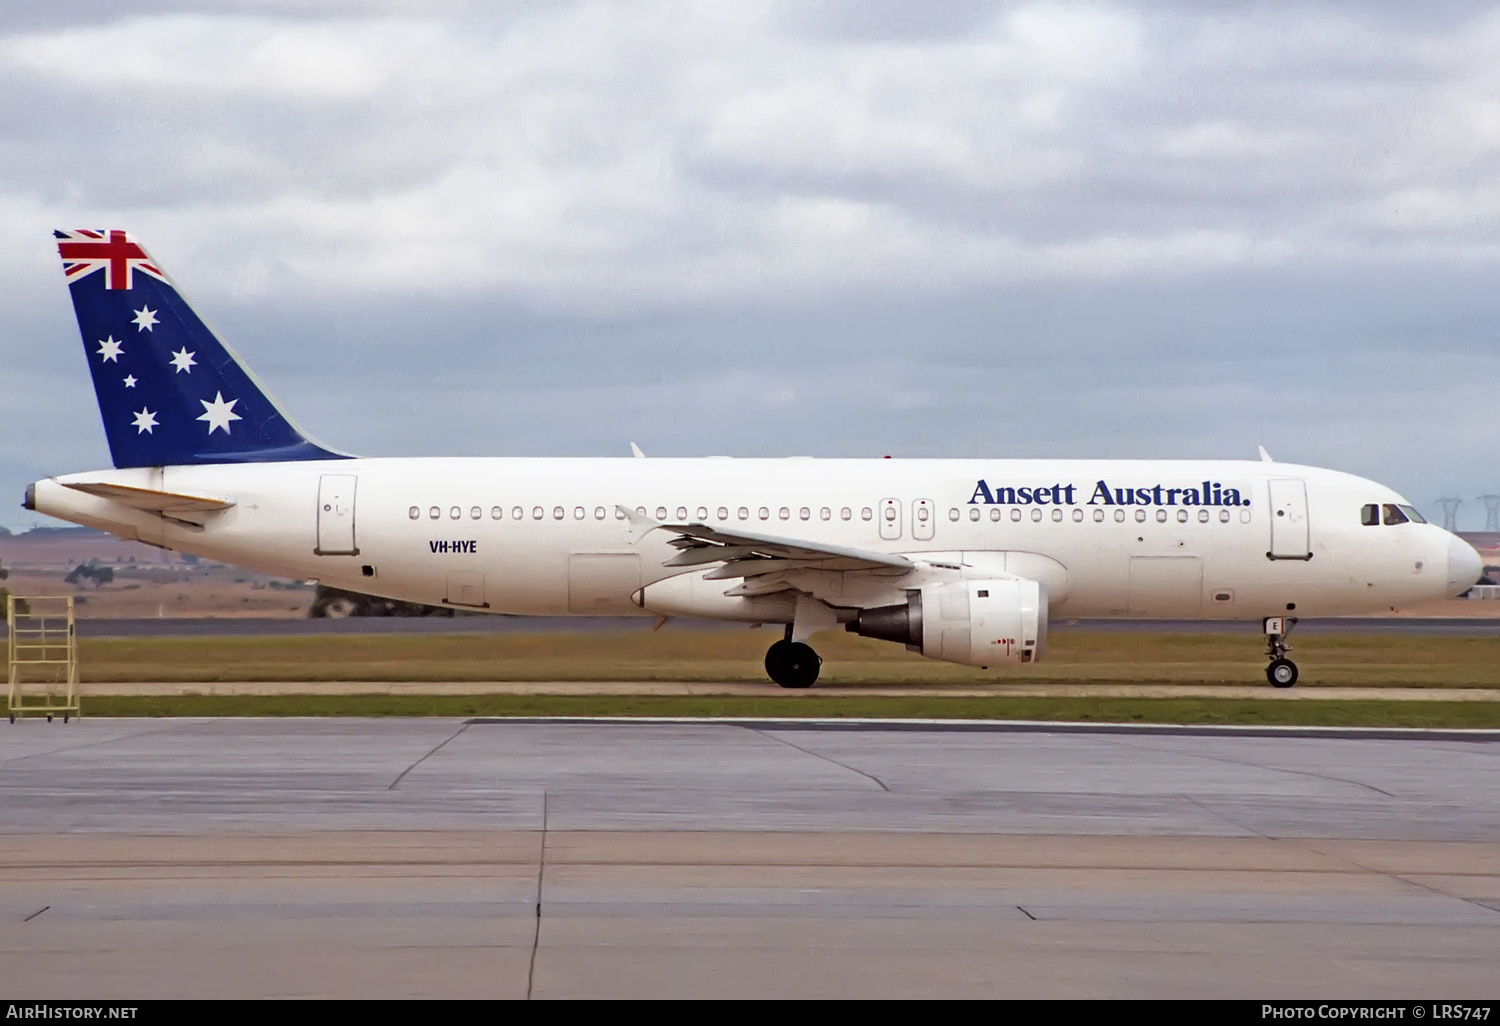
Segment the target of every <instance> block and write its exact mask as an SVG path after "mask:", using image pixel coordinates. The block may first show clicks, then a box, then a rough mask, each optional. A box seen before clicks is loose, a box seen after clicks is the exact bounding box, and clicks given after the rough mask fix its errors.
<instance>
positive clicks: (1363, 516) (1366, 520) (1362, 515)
mask: <svg viewBox="0 0 1500 1026" xmlns="http://www.w3.org/2000/svg"><path fill="white" fill-rule="evenodd" d="M1359 522H1360V523H1361V524H1364V525H1365V526H1366V527H1375V526H1376V525H1378V524H1379V523H1380V507H1379V506H1377V505H1376V504H1375V503H1373V502H1371V503H1367V504H1366V505H1364V506H1361V507H1360V508H1359Z"/></svg>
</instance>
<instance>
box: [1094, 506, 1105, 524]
mask: <svg viewBox="0 0 1500 1026" xmlns="http://www.w3.org/2000/svg"><path fill="white" fill-rule="evenodd" d="M1094 523H1096V524H1102V523H1104V510H1102V509H1096V510H1094Z"/></svg>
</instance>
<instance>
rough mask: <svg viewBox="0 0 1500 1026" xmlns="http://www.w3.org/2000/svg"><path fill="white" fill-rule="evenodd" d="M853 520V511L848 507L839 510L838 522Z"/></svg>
mask: <svg viewBox="0 0 1500 1026" xmlns="http://www.w3.org/2000/svg"><path fill="white" fill-rule="evenodd" d="M853 518H854V511H853V510H851V509H850V508H849V507H848V506H845V507H844V508H843V509H841V510H839V519H840V520H852V519H853Z"/></svg>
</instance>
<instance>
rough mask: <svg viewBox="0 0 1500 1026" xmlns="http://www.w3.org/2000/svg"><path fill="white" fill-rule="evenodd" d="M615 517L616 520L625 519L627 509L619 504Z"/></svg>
mask: <svg viewBox="0 0 1500 1026" xmlns="http://www.w3.org/2000/svg"><path fill="white" fill-rule="evenodd" d="M615 519H616V520H624V519H625V511H624V510H623V509H621V508H620V507H619V506H616V507H615Z"/></svg>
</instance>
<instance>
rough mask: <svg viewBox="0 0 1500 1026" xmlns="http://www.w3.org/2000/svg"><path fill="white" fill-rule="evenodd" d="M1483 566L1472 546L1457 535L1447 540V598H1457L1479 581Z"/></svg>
mask: <svg viewBox="0 0 1500 1026" xmlns="http://www.w3.org/2000/svg"><path fill="white" fill-rule="evenodd" d="M1483 569H1484V566H1483V564H1482V563H1481V561H1480V559H1479V553H1477V552H1475V551H1474V546H1472V545H1470V544H1469V543H1468V542H1466V541H1464V540H1463V539H1462V538H1460V537H1458V535H1453V536H1451V537H1450V538H1449V539H1448V597H1449V598H1457V597H1458V596H1460V595H1462V594H1463V593H1464V592H1466V591H1468V590H1469V589H1470V588H1472V587H1474V585H1475V584H1476V583H1477V582H1478V581H1479V577H1480V574H1481V572H1482V571H1483Z"/></svg>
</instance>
